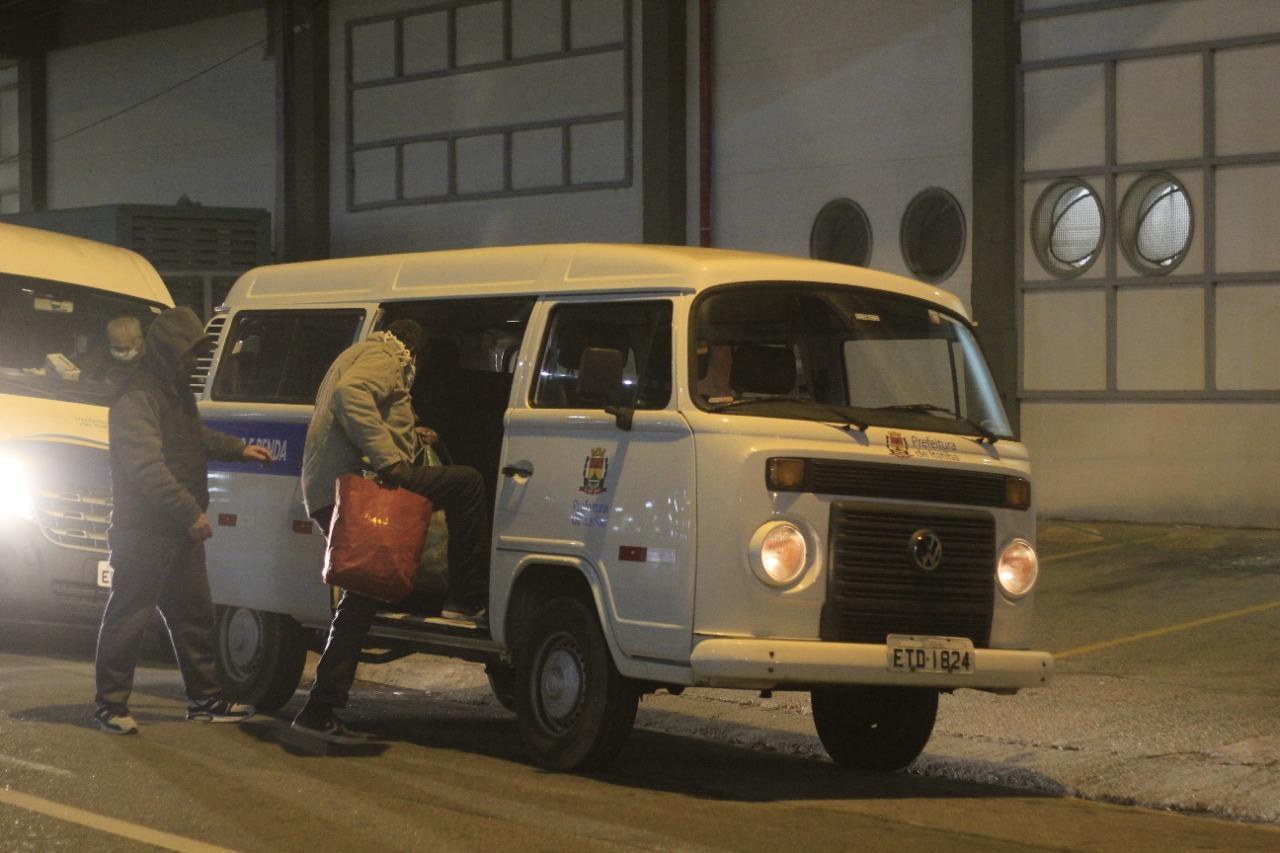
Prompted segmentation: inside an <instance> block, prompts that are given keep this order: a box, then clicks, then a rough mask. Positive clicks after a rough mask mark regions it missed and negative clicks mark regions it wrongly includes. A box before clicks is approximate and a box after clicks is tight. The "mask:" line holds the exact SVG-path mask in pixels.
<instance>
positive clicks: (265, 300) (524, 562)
mask: <svg viewBox="0 0 1280 853" xmlns="http://www.w3.org/2000/svg"><path fill="white" fill-rule="evenodd" d="M405 317H407V318H412V319H414V320H416V321H418V322H419V323H421V324H422V325H423V326H424V327H425V328H426V331H427V335H428V338H429V340H430V348H429V355H428V356H427V357H426V359H425V360H424V363H423V364H422V365H420V369H419V371H418V378H417V380H416V382H415V385H414V388H413V398H414V405H415V408H416V410H417V411H418V415H419V418H420V422H421V423H423V424H424V425H426V426H429V427H432V428H433V429H435V430H436V432H437V433H438V434H439V436H440V442H439V444H438V449H439V450H440V453H441V455H442V457H443V458H444V459H445V461H449V462H454V463H459V464H467V465H470V466H472V467H474V468H476V469H477V470H479V471H480V473H481V475H482V476H483V477H484V478H485V481H486V484H487V487H488V489H489V492H490V495H491V498H492V500H493V552H492V558H493V559H492V576H491V585H490V601H489V604H490V607H489V611H490V621H489V624H488V626H487V627H484V626H480V627H477V626H475V625H472V624H470V623H457V622H451V621H449V620H444V619H441V618H440V617H439V608H440V604H441V600H442V597H443V590H442V589H438V588H432V587H431V585H430V584H424V585H423V586H422V588H421V589H419V590H417V591H415V593H414V595H412V596H410V597H409V598H408V599H406V600H405V601H403V602H400V603H398V604H396V605H392V606H388V607H387V608H386V609H385V611H384V612H383V613H381V614H380V615H379V617H378V619H377V620H376V623H375V625H374V628H373V631H372V634H371V637H370V640H369V647H370V648H378V649H383V650H389V651H388V654H387V655H384V657H388V656H395V655H399V654H407V653H410V652H414V651H426V652H432V653H437V654H448V655H453V656H457V657H462V658H465V659H469V660H475V661H479V662H482V663H484V664H486V666H487V669H488V672H489V674H490V682H491V684H492V685H493V687H494V690H495V693H496V694H497V695H498V697H499V698H500V699H501V700H502V701H503V703H504V704H506V705H508V707H511V708H512V709H514V710H515V711H516V714H517V719H518V722H519V725H520V729H521V731H522V733H523V735H524V738H525V741H526V743H527V744H528V745H529V748H530V750H531V752H532V754H533V755H534V757H535V758H536V759H537V760H538V761H539V762H540V763H541V764H543V765H544V766H547V767H552V768H557V769H577V768H587V767H594V766H600V765H602V764H604V763H606V762H607V761H609V760H610V759H612V758H613V756H614V754H615V753H616V752H617V751H618V749H619V748H620V747H621V745H622V743H623V741H624V740H625V737H626V734H627V732H628V731H629V730H630V728H631V725H632V722H633V720H634V716H635V710H636V703H637V701H638V699H639V697H640V696H641V695H642V694H643V693H645V692H647V691H652V690H657V689H666V690H669V691H671V692H673V693H678V692H680V691H681V690H683V689H684V688H686V687H691V686H711V687H727V688H740V689H745V690H758V691H771V690H804V691H808V692H810V693H811V695H812V700H813V709H814V720H815V724H816V727H817V729H818V734H819V736H820V737H821V739H822V742H823V744H824V745H825V746H826V747H827V750H828V752H829V753H830V754H831V755H832V757H833V758H834V759H835V760H836V761H837V762H839V763H840V764H842V765H845V766H849V767H856V768H862V769H872V770H889V769H895V768H898V767H902V766H904V765H905V764H907V763H909V762H910V761H911V760H913V759H914V758H915V757H916V755H918V754H919V752H920V751H921V750H922V749H923V748H924V745H925V743H926V742H927V740H928V738H929V735H930V732H931V731H932V728H933V724H934V719H935V715H936V711H937V697H938V693H939V692H940V691H946V690H954V689H959V688H974V689H979V690H986V691H993V692H997V693H1012V692H1015V691H1017V690H1018V689H1021V688H1026V687H1038V686H1041V685H1044V684H1047V683H1048V681H1049V678H1050V672H1051V668H1052V659H1051V657H1050V656H1049V655H1048V654H1047V653H1045V652H1040V651H1034V650H1032V649H1031V647H1030V643H1031V627H1032V614H1033V603H1034V597H1035V593H1034V586H1035V581H1036V577H1037V573H1038V565H1037V560H1036V556H1035V547H1034V545H1035V514H1034V510H1033V504H1032V497H1031V478H1030V462H1029V459H1028V454H1027V451H1026V448H1025V447H1024V446H1023V445H1022V444H1020V443H1019V442H1017V441H1016V440H1015V439H1014V437H1013V434H1012V430H1011V429H1010V427H1009V422H1008V420H1007V418H1006V417H1005V414H1004V411H1003V409H1002V407H1001V403H1000V399H999V395H998V394H997V392H996V389H995V386H994V383H993V381H992V379H991V376H990V374H989V372H988V370H987V367H986V364H985V360H984V358H983V356H982V352H981V350H980V348H979V347H978V344H977V341H976V339H975V337H974V335H973V330H972V323H971V322H970V321H969V319H968V318H967V316H966V314H965V310H964V306H963V305H962V304H961V303H960V301H959V300H958V299H956V297H954V296H953V295H951V294H949V293H946V292H945V291H941V290H938V289H936V288H934V287H930V286H927V285H923V284H921V283H919V282H916V281H910V280H907V279H903V278H899V277H897V276H891V275H886V274H883V273H877V272H873V271H869V270H864V269H859V268H856V267H849V266H844V265H839V264H830V263H823V262H817V261H808V260H797V259H792V258H783V257H776V256H770V255H759V254H750V253H742V252H727V251H718V250H704V249H690V248H676V247H660V246H638V245H545V246H522V247H507V248H495V249H476V250H465V251H452V252H432V253H420V254H406V255H389V256H381V257H369V258H350V259H343V260H332V261H318V262H311V263H301V264H287V265H279V266H271V267H262V268H259V269H256V270H252V271H250V272H249V273H246V274H245V275H244V276H243V277H242V278H241V279H240V281H239V282H237V284H236V285H235V287H234V288H233V289H232V291H231V293H230V295H229V296H228V298H227V303H226V306H225V307H224V309H223V311H222V313H220V314H219V315H218V316H217V317H216V318H215V319H214V321H213V322H212V323H211V325H210V332H211V333H212V334H214V335H215V337H216V338H217V342H218V345H217V348H216V350H215V352H214V355H213V357H212V360H211V364H210V366H209V368H208V372H207V375H205V376H204V377H202V378H201V382H202V384H203V391H202V394H201V403H200V406H201V411H202V413H203V416H204V417H205V419H206V420H207V421H208V422H209V424H210V425H211V426H214V427H215V428H217V429H220V430H224V431H227V432H231V433H234V434H236V435H239V436H241V437H243V438H245V439H246V440H248V441H252V442H255V443H259V444H263V445H264V446H267V447H268V448H270V449H272V451H273V453H274V454H275V455H276V456H277V458H278V459H279V462H278V463H277V464H276V465H275V466H273V467H272V468H270V469H268V470H266V471H263V470H261V469H257V468H253V467H251V466H248V465H242V464H231V465H221V464H220V465H215V466H213V470H212V471H211V475H210V493H211V505H210V509H209V517H210V519H211V521H213V523H214V526H215V535H214V537H213V539H212V540H211V541H210V543H209V569H210V581H211V584H212V587H213V593H214V599H215V601H216V602H217V603H218V604H219V644H218V648H219V656H220V658H221V662H222V665H223V667H224V669H225V670H226V671H227V673H228V678H229V679H230V681H231V682H232V684H233V686H234V688H235V689H236V690H237V692H238V693H239V695H240V696H241V697H243V698H244V699H246V700H248V701H253V702H255V703H257V704H258V705H259V706H260V707H265V708H271V707H278V706H279V705H281V704H283V703H284V702H286V701H287V700H288V699H289V697H290V696H292V694H293V692H294V690H295V689H296V688H297V686H298V681H299V674H300V672H301V668H302V662H303V658H304V656H305V652H306V648H307V646H308V644H309V643H311V642H312V641H313V640H314V638H315V637H316V635H317V633H318V632H320V631H323V630H324V629H325V628H327V627H328V624H329V621H330V615H331V603H332V600H333V598H332V595H331V592H330V590H329V589H327V588H326V587H325V586H324V584H323V583H322V582H321V580H320V568H321V565H322V562H323V549H324V540H323V537H322V536H321V535H320V532H319V531H318V530H316V529H315V527H314V525H313V524H312V523H311V522H310V520H309V519H308V518H307V515H306V513H305V511H304V510H303V508H302V503H301V494H300V487H299V479H298V473H299V465H300V460H301V457H302V449H303V447H302V445H303V441H304V435H305V431H306V426H307V423H308V421H309V419H310V415H311V405H312V400H313V399H314V394H315V391H316V388H317V387H318V385H319V383H320V380H321V378H322V377H323V376H324V373H325V371H326V369H327V368H328V366H329V364H330V362H331V361H332V359H333V358H334V357H335V356H336V355H337V354H338V353H340V352H341V351H342V350H343V349H344V348H345V347H347V346H348V345H350V344H351V343H353V342H354V341H357V340H360V339H362V338H363V337H364V336H366V335H368V334H369V333H370V332H372V331H374V330H376V329H378V328H382V327H384V326H385V325H387V324H389V323H390V322H392V321H394V320H396V319H399V318H405Z"/></svg>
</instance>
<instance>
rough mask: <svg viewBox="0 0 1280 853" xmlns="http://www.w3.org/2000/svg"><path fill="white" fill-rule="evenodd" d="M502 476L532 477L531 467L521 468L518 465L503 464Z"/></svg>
mask: <svg viewBox="0 0 1280 853" xmlns="http://www.w3.org/2000/svg"><path fill="white" fill-rule="evenodd" d="M502 476H504V477H532V476H533V469H532V468H522V467H521V466H519V465H503V466H502Z"/></svg>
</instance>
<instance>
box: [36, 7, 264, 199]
mask: <svg viewBox="0 0 1280 853" xmlns="http://www.w3.org/2000/svg"><path fill="white" fill-rule="evenodd" d="M266 35H267V32H266V13H265V11H256V12H245V13H242V14H237V15H231V16H226V17H221V18H212V19H209V20H205V21H199V22H197V23H193V24H189V25H186V26H182V27H175V28H173V29H166V30H157V31H154V32H148V33H142V34H139V35H132V36H126V37H123V38H117V39H110V40H107V41H101V42H95V43H93V44H89V45H85V46H82V47H74V48H70V49H67V50H60V51H55V52H53V53H51V54H49V66H48V80H49V139H50V145H49V206H50V207H51V208H65V207H82V206H91V205H99V204H117V203H146V204H172V203H174V202H175V201H177V200H178V198H179V196H182V195H184V194H185V195H187V196H188V197H190V198H191V199H192V200H193V201H198V202H200V203H202V204H205V205H226V206H231V207H258V208H266V209H267V210H273V209H274V207H275V178H276V164H275V133H276V118H275V116H276V103H275V64H274V62H273V61H272V60H270V59H267V58H265V56H264V54H265V39H266ZM259 41H262V42H264V44H263V45H261V46H257V47H254V48H252V49H250V50H248V51H247V52H245V53H244V54H242V55H241V56H239V57H237V58H235V59H233V60H231V61H230V62H227V63H226V64H225V65H222V66H220V67H218V68H217V69H215V70H213V71H211V72H209V73H208V74H205V75H203V76H201V77H200V78H199V79H197V80H194V81H193V82H191V83H188V84H186V85H184V86H181V87H180V88H178V89H176V90H175V91H173V92H171V93H169V94H164V95H160V96H159V97H157V98H156V99H155V100H152V101H149V102H148V103H145V104H142V105H141V106H138V107H137V108H136V109H131V110H129V111H128V112H125V113H123V114H122V115H119V116H116V117H114V118H111V119H110V120H109V121H105V122H103V123H102V124H101V125H99V126H97V127H92V128H90V129H89V130H86V131H84V132H82V133H76V134H75V135H72V136H69V137H68V138H66V139H61V137H63V136H67V135H68V134H71V133H72V132H73V131H76V130H78V129H79V128H82V127H84V126H86V125H90V124H92V123H93V122H96V121H99V120H102V119H105V118H107V117H108V116H111V115H112V114H113V113H116V112H118V111H120V110H124V109H126V108H128V107H131V106H133V105H135V104H138V103H139V102H141V101H143V100H144V99H146V98H148V97H150V96H153V95H156V94H158V93H160V92H162V91H163V90H165V89H166V88H168V87H169V86H172V85H173V84H174V83H177V82H178V81H180V80H182V79H184V78H186V77H189V76H191V75H194V74H196V73H198V72H200V71H202V70H204V69H206V68H209V67H210V66H212V65H214V64H215V63H217V62H219V61H220V60H223V59H226V58H227V57H229V56H230V55H232V54H233V53H235V52H236V51H237V50H240V49H242V48H245V47H248V46H249V45H252V44H254V43H255V42H259Z"/></svg>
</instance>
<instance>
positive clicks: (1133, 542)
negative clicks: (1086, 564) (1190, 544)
mask: <svg viewBox="0 0 1280 853" xmlns="http://www.w3.org/2000/svg"><path fill="white" fill-rule="evenodd" d="M1168 535H1169V534H1168V533H1162V534H1161V535H1159V536H1152V537H1150V538H1148V539H1132V540H1130V539H1126V540H1125V541H1123V542H1112V543H1111V544H1110V545H1093V546H1091V547H1089V548H1081V549H1079V550H1077V551H1066V552H1064V553H1061V554H1049V555H1047V556H1044V557H1041V558H1040V562H1042V563H1052V562H1053V561H1054V560H1069V559H1071V558H1072V557H1083V556H1085V555H1086V554H1096V553H1098V552H1099V551H1114V550H1115V549H1117V548H1123V547H1124V546H1126V545H1145V544H1147V543H1148V542H1154V541H1156V540H1157V539H1163V538H1165V537H1166V536H1168Z"/></svg>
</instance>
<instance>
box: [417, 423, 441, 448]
mask: <svg viewBox="0 0 1280 853" xmlns="http://www.w3.org/2000/svg"><path fill="white" fill-rule="evenodd" d="M413 431H414V432H416V433H417V434H418V441H420V442H422V443H423V444H435V443H436V442H437V441H439V440H440V436H439V435H437V434H436V431H435V430H433V429H432V428H431V427H424V426H419V427H414V428H413Z"/></svg>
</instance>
